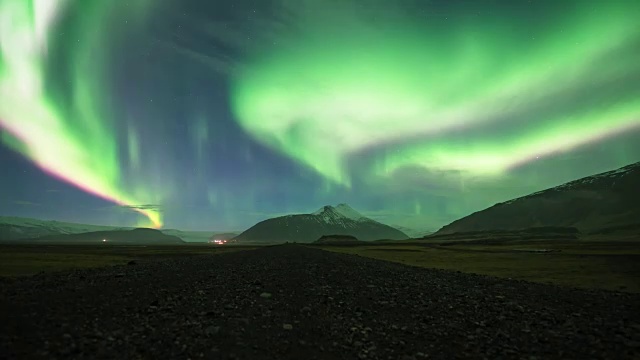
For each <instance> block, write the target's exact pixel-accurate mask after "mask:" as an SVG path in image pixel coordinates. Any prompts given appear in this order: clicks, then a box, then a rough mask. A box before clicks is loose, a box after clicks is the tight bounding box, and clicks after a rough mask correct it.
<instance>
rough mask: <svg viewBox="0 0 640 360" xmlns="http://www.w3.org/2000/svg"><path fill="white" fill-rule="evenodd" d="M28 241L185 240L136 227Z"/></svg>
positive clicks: (143, 242)
mask: <svg viewBox="0 0 640 360" xmlns="http://www.w3.org/2000/svg"><path fill="white" fill-rule="evenodd" d="M30 243H47V244H52V243H60V244H67V243H68V244H87V245H88V244H96V245H97V244H111V245H113V244H116V245H180V244H184V243H185V242H184V241H182V239H180V238H179V237H176V236H171V235H165V234H163V233H162V232H161V231H159V230H155V229H147V228H138V229H133V230H109V231H94V232H87V233H81V234H64V235H48V236H43V237H39V238H35V239H30Z"/></svg>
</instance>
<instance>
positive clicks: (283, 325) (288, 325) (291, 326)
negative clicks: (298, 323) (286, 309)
mask: <svg viewBox="0 0 640 360" xmlns="http://www.w3.org/2000/svg"><path fill="white" fill-rule="evenodd" d="M282 328H283V329H285V330H293V325H291V324H282Z"/></svg>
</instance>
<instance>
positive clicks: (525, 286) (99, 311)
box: [0, 245, 640, 360]
mask: <svg viewBox="0 0 640 360" xmlns="http://www.w3.org/2000/svg"><path fill="white" fill-rule="evenodd" d="M0 358H3V359H4V358H8V359H13V358H117V359H130V358H145V359H188V358H212V359H402V360H421V359H427V358H436V359H453V358H487V359H500V358H502V359H555V358H558V359H559V358H563V359H570V358H574V359H591V358H608V359H639V358H640V295H632V294H624V293H615V292H604V291H584V290H575V289H567V288H562V287H557V286H548V285H538V284H531V283H526V282H520V281H510V280H500V279H496V278H491V277H487V276H477V275H469V274H462V273H456V272H448V271H440V270H430V269H420V268H413V267H408V266H403V265H400V264H394V263H388V262H383V261H378V260H373V259H367V258H362V257H358V256H352V255H344V254H335V253H331V252H326V251H323V250H318V249H313V248H306V247H303V246H296V245H282V246H274V247H268V248H261V249H258V250H251V251H245V252H237V253H228V254H221V255H212V256H200V257H188V258H175V259H171V260H166V261H160V262H147V263H139V264H132V265H127V266H117V267H109V268H102V269H90V270H77V271H73V272H67V273H58V274H48V275H36V276H33V277H29V278H21V279H19V280H15V281H8V280H5V281H3V282H0Z"/></svg>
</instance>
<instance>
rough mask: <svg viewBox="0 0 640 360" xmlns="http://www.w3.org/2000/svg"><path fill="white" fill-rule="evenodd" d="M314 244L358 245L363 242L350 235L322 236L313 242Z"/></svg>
mask: <svg viewBox="0 0 640 360" xmlns="http://www.w3.org/2000/svg"><path fill="white" fill-rule="evenodd" d="M313 243H314V244H319V245H322V244H325V245H330V244H334V245H338V244H340V245H342V244H345V245H346V244H358V243H363V241H360V240H358V238H356V237H355V236H351V235H322V236H321V237H320V238H319V239H318V240H316V241H314V242H313Z"/></svg>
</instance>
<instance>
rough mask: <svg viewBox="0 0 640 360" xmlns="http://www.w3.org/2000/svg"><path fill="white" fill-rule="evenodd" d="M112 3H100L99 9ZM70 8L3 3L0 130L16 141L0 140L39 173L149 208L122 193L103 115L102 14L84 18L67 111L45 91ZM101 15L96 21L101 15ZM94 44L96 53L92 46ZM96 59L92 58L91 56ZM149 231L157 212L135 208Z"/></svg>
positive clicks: (39, 0) (46, 1) (55, 3)
mask: <svg viewBox="0 0 640 360" xmlns="http://www.w3.org/2000/svg"><path fill="white" fill-rule="evenodd" d="M100 3H102V4H107V3H109V2H108V1H107V2H95V4H100ZM66 5H68V1H65V0H18V1H16V0H0V46H1V53H0V125H1V126H2V127H3V128H4V129H6V130H7V131H8V132H9V133H10V134H11V135H12V136H5V137H4V139H3V141H4V142H5V143H6V144H8V145H10V146H12V147H13V148H14V149H16V150H18V151H20V152H21V153H23V154H24V155H25V156H27V157H28V158H29V159H31V160H32V161H33V162H34V163H35V164H37V165H38V166H39V167H40V168H42V169H43V170H45V171H47V172H48V173H50V174H52V175H54V176H56V177H59V178H61V179H63V180H65V181H67V182H69V183H72V184H74V185H75V186H77V187H79V188H81V189H83V190H85V191H87V192H90V193H92V194H95V195H97V196H99V197H102V198H104V199H107V200H110V201H113V202H114V203H117V204H120V205H124V206H130V207H132V208H135V206H137V205H139V204H147V203H149V199H146V198H144V197H139V196H137V195H138V194H141V193H143V192H144V191H143V190H142V189H140V190H138V189H135V190H136V191H131V190H132V189H127V190H125V189H123V188H122V185H121V181H122V179H121V178H120V176H121V175H120V167H119V166H120V164H119V161H118V153H117V143H116V141H117V140H116V138H115V136H114V134H113V130H112V127H111V126H110V123H109V121H108V118H107V116H105V114H102V113H101V112H100V110H99V109H100V106H99V104H98V103H97V101H98V100H97V99H100V98H101V96H100V95H101V93H100V90H101V86H102V85H101V83H100V76H96V74H95V72H96V71H100V68H99V66H100V64H99V63H96V62H95V59H96V58H98V59H99V58H100V57H99V56H98V57H96V58H92V57H89V54H94V51H95V46H96V45H95V44H100V43H101V42H100V41H98V40H99V34H100V32H101V31H104V29H102V28H101V27H100V20H101V19H100V18H98V17H100V16H104V15H103V14H107V13H108V11H105V10H106V9H104V8H102V9H97V11H95V12H93V13H92V14H93V16H90V15H89V14H83V16H85V17H86V18H87V20H86V21H87V23H86V24H85V25H86V26H85V28H84V29H83V32H82V34H79V35H78V36H79V38H78V43H79V45H78V48H76V49H75V51H74V54H71V59H70V60H69V61H71V62H72V65H73V66H72V69H73V71H74V73H73V74H72V78H71V81H72V84H73V89H74V91H73V94H72V99H71V100H72V101H71V104H72V105H71V106H69V107H68V108H63V107H61V106H60V105H59V104H57V103H56V102H55V101H53V100H52V97H50V94H48V93H47V89H46V75H47V74H46V60H47V54H48V52H49V51H52V50H53V49H49V48H48V37H49V35H50V33H51V32H52V29H53V26H54V24H55V21H56V17H58V16H59V15H60V14H61V13H62V12H63V11H64V9H65V6H66ZM96 16H98V17H96ZM92 46H93V47H92ZM94 55H95V54H94ZM133 194H136V196H134V195H133ZM135 211H138V212H139V213H141V214H143V215H144V216H146V217H147V218H148V219H149V221H150V222H151V226H154V227H160V226H161V225H162V221H161V217H160V214H159V213H158V212H157V211H153V210H148V209H135Z"/></svg>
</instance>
